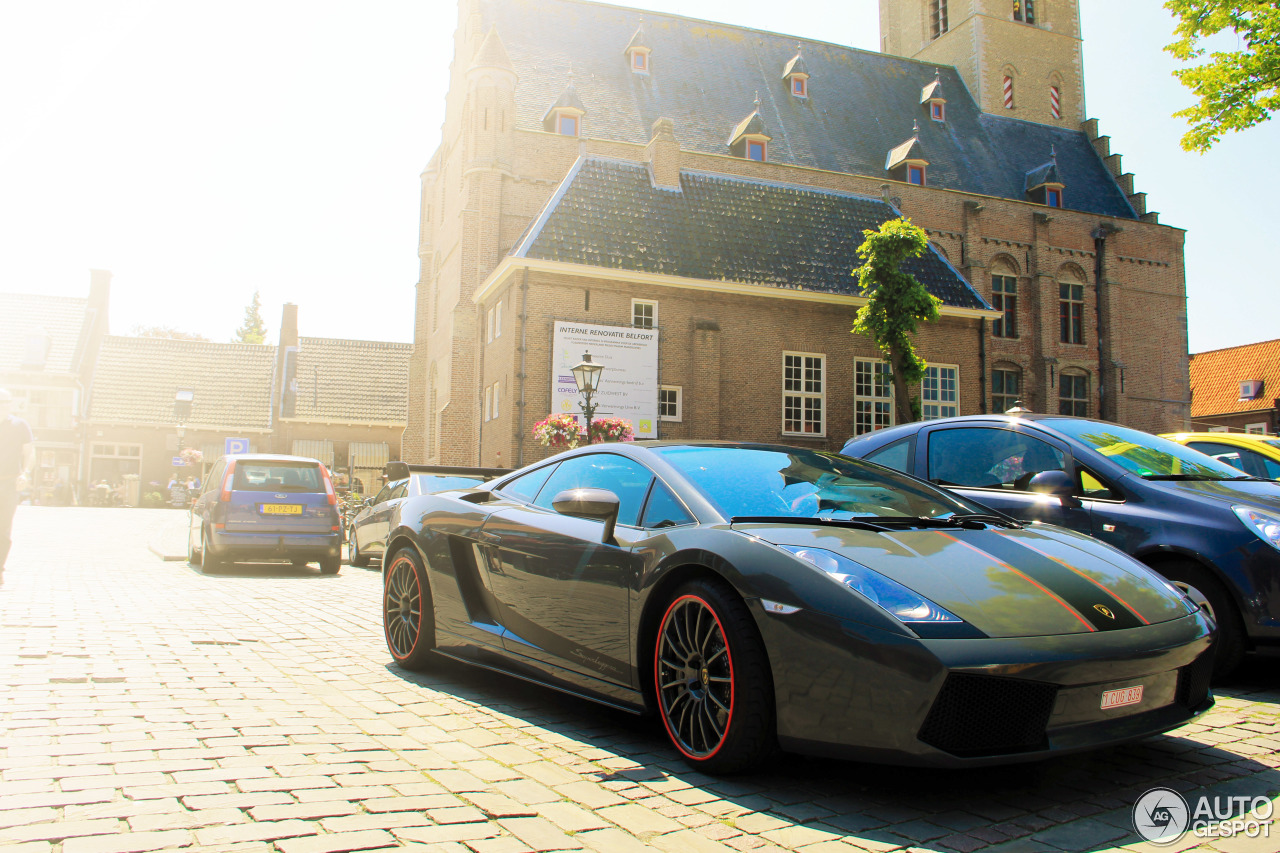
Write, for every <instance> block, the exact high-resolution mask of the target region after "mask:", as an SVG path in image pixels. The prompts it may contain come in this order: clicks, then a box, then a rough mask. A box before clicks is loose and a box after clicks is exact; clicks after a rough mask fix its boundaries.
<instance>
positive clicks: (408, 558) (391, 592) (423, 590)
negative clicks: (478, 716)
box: [382, 548, 436, 670]
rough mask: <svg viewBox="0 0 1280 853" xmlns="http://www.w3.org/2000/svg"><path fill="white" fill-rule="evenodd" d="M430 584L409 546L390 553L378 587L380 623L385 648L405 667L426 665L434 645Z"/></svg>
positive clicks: (423, 667) (412, 667)
mask: <svg viewBox="0 0 1280 853" xmlns="http://www.w3.org/2000/svg"><path fill="white" fill-rule="evenodd" d="M432 614H433V611H432V607H431V588H430V587H429V586H428V585H427V573H426V570H425V569H424V567H423V565H422V560H421V558H419V557H418V555H417V553H416V552H415V551H414V550H413V549H412V548H401V549H400V550H399V551H396V553H395V554H394V555H393V556H392V557H391V561H390V567H389V568H388V569H387V574H386V581H385V582H384V584H383V587H382V625H383V629H384V631H385V633H386V636H387V649H388V650H389V651H390V652H391V657H393V658H395V662H396V663H398V664H399V665H400V666H402V667H404V668H405V669H412V670H423V669H426V668H427V665H428V660H429V658H430V655H431V649H432V647H433V646H435V640H436V638H435V633H436V631H435V621H434V617H433V615H432Z"/></svg>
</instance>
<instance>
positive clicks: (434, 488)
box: [413, 474, 484, 495]
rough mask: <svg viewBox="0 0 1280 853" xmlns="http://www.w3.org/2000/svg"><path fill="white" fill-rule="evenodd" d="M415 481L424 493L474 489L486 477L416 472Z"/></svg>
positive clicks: (419, 489)
mask: <svg viewBox="0 0 1280 853" xmlns="http://www.w3.org/2000/svg"><path fill="white" fill-rule="evenodd" d="M413 481H414V483H415V484H416V485H417V487H418V491H419V492H421V493H422V494H424V495H429V494H431V493H432V492H449V491H452V490H454V489H474V488H475V487H476V486H478V485H480V484H481V483H483V482H484V477H459V476H455V475H449V474H414V475H413Z"/></svg>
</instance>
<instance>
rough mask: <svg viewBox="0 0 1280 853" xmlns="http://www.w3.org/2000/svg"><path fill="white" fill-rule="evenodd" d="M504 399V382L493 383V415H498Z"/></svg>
mask: <svg viewBox="0 0 1280 853" xmlns="http://www.w3.org/2000/svg"><path fill="white" fill-rule="evenodd" d="M501 399H502V383H501V382H495V383H493V417H495V418H496V417H497V416H498V408H499V402H500V401H501Z"/></svg>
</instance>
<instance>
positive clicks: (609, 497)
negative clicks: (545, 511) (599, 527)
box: [551, 489, 618, 542]
mask: <svg viewBox="0 0 1280 853" xmlns="http://www.w3.org/2000/svg"><path fill="white" fill-rule="evenodd" d="M551 507H552V509H554V510H555V511H556V512H558V513H560V514H561V515H572V516H574V517H576V518H593V519H596V520H597V521H603V522H604V533H603V534H602V535H601V537H600V541H602V542H612V541H613V529H614V526H615V525H616V524H617V522H618V496H617V495H615V494H614V493H613V492H611V491H609V490H608V489H565V490H564V491H563V492H561V493H560V494H558V495H556V496H555V499H554V500H552V501H551Z"/></svg>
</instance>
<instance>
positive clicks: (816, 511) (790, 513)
mask: <svg viewBox="0 0 1280 853" xmlns="http://www.w3.org/2000/svg"><path fill="white" fill-rule="evenodd" d="M654 451H655V452H656V453H658V454H659V455H660V456H661V457H662V458H663V459H664V460H666V461H667V462H669V463H670V464H671V465H672V466H673V467H675V468H676V469H677V470H678V471H680V473H681V474H683V475H684V476H685V478H686V479H688V480H689V482H690V483H692V484H693V485H694V486H695V487H696V488H697V489H698V490H700V491H701V492H702V493H703V495H705V496H706V497H707V498H708V499H709V500H710V501H711V502H712V503H714V504H715V505H716V506H717V507H718V508H719V510H720V513H721V515H723V516H725V517H726V518H741V517H749V516H787V517H794V518H813V517H822V518H841V519H844V518H867V517H872V518H874V517H886V516H902V517H922V518H941V517H945V516H949V515H952V514H965V513H972V512H984V510H983V509H982V508H981V507H979V506H977V505H976V504H973V505H971V504H968V503H966V502H963V501H961V500H959V499H957V498H955V497H953V496H951V495H949V494H947V493H946V492H943V491H942V490H940V489H935V488H933V487H932V486H930V485H928V484H927V483H922V482H920V481H919V480H915V479H912V478H911V477H908V476H906V475H904V474H899V473H897V472H896V471H891V470H889V469H887V468H881V467H880V466H878V465H872V464H869V463H867V462H862V461H860V460H857V459H850V458H848V457H845V456H839V455H837V454H834V453H819V452H817V451H813V450H802V449H800V448H785V449H784V448H777V447H687V446H673V447H659V448H654Z"/></svg>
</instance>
